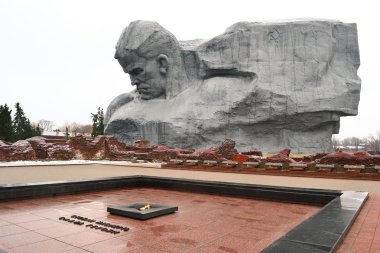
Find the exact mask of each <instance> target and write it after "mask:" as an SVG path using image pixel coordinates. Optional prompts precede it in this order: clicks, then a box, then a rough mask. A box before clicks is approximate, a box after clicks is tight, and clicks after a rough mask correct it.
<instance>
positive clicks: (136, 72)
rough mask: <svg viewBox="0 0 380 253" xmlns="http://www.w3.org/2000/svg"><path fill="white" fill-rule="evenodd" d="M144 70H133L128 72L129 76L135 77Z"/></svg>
mask: <svg viewBox="0 0 380 253" xmlns="http://www.w3.org/2000/svg"><path fill="white" fill-rule="evenodd" d="M143 71H144V70H143V69H142V68H135V69H132V71H131V72H130V74H131V75H134V76H137V75H139V74H141V73H142V72H143Z"/></svg>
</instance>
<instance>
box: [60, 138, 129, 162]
mask: <svg viewBox="0 0 380 253" xmlns="http://www.w3.org/2000/svg"><path fill="white" fill-rule="evenodd" d="M67 143H68V144H69V145H70V146H72V147H73V148H74V150H75V157H76V158H79V159H86V160H101V159H110V160H125V159H131V158H133V154H134V152H131V151H130V150H127V149H126V145H125V144H124V143H120V142H119V141H118V140H117V139H116V138H114V137H112V136H105V135H99V136H97V137H96V138H95V139H94V140H92V139H88V138H86V137H85V136H82V135H78V136H76V137H74V138H71V139H70V140H69V141H68V142H67Z"/></svg>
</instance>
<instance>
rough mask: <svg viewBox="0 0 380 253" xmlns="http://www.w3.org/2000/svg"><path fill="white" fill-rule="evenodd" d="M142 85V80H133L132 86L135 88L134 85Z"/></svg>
mask: <svg viewBox="0 0 380 253" xmlns="http://www.w3.org/2000/svg"><path fill="white" fill-rule="evenodd" d="M139 83H140V80H138V79H135V80H133V81H132V85H133V86H134V85H138V84H139Z"/></svg>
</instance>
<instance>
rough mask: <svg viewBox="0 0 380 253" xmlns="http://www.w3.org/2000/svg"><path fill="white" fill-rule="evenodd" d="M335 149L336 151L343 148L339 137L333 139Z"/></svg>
mask: <svg viewBox="0 0 380 253" xmlns="http://www.w3.org/2000/svg"><path fill="white" fill-rule="evenodd" d="M331 142H332V146H333V149H334V150H336V149H337V148H338V147H339V146H341V144H342V143H341V141H340V139H339V138H338V137H336V136H334V135H333V137H332V139H331Z"/></svg>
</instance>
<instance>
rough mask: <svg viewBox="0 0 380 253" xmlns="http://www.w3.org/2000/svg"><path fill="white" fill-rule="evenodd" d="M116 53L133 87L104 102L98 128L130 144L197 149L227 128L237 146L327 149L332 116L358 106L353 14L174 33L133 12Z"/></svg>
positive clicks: (334, 123)
mask: <svg viewBox="0 0 380 253" xmlns="http://www.w3.org/2000/svg"><path fill="white" fill-rule="evenodd" d="M115 58H117V60H118V61H119V63H120V64H121V66H122V67H123V69H124V71H125V72H127V73H129V74H130V77H131V80H132V84H133V85H136V90H134V91H132V92H130V93H125V94H121V95H119V96H118V97H116V98H115V99H114V100H113V101H112V102H111V104H110V105H109V107H108V109H107V113H106V116H105V121H106V129H105V131H106V133H107V134H110V135H113V136H115V137H117V138H118V139H119V140H121V141H123V142H125V143H127V144H130V145H131V144H133V143H134V141H136V140H139V139H147V140H149V141H150V142H151V143H152V144H153V145H157V144H160V145H169V146H175V147H179V148H196V149H203V148H206V147H210V146H213V145H215V144H216V143H218V142H220V141H221V140H223V139H227V138H231V139H234V140H236V142H237V144H238V146H237V148H238V149H245V150H249V149H252V148H257V149H260V150H262V151H264V152H277V151H278V150H279V149H281V148H291V149H292V150H294V152H296V153H315V152H325V151H331V149H332V146H331V135H332V134H335V133H338V132H339V122H340V117H341V116H348V115H356V114H357V109H358V103H359V97H360V78H359V77H358V76H357V70H358V67H359V65H360V59H359V47H358V38H357V30H356V24H347V23H342V22H339V21H333V20H293V21H286V22H285V21H284V22H254V23H247V22H240V23H237V24H234V25H232V26H231V27H229V28H228V29H227V30H226V31H225V32H224V33H223V34H221V35H219V36H216V37H214V38H212V39H209V40H194V41H177V39H176V38H175V37H174V35H173V34H171V33H170V32H168V31H167V30H165V29H164V28H163V27H161V26H160V25H159V24H157V23H155V22H148V21H135V22H132V23H131V24H130V25H129V26H128V27H127V28H126V29H125V30H124V31H123V33H122V35H121V37H120V39H119V42H118V44H117V49H116V54H115ZM136 66H137V67H136Z"/></svg>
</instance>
